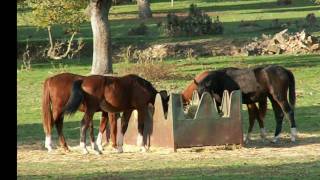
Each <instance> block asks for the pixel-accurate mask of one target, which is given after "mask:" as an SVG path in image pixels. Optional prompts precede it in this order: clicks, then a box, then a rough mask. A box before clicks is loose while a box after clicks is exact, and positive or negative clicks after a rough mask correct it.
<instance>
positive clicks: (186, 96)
mask: <svg viewBox="0 0 320 180" xmlns="http://www.w3.org/2000/svg"><path fill="white" fill-rule="evenodd" d="M196 89H197V86H196V85H195V84H194V83H193V82H192V83H191V84H190V85H189V86H188V87H187V88H186V89H185V90H184V91H183V92H182V102H183V104H188V103H189V102H190V101H191V99H192V94H193V91H194V90H196Z"/></svg>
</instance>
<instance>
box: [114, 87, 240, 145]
mask: <svg viewBox="0 0 320 180" xmlns="http://www.w3.org/2000/svg"><path fill="white" fill-rule="evenodd" d="M161 101H162V100H161V97H160V95H159V94H157V96H156V100H155V108H154V113H153V116H152V118H148V119H147V120H146V121H145V127H144V142H145V144H146V145H147V146H149V147H150V146H151V147H152V146H155V147H166V148H172V149H173V150H174V151H176V149H177V148H186V147H195V146H211V145H224V144H243V133H242V122H241V118H242V116H241V107H242V103H241V92H240V91H233V92H232V93H231V94H230V95H229V94H228V92H227V91H225V92H224V94H223V98H222V104H221V113H220V114H219V113H218V109H217V106H216V102H215V100H214V99H212V98H211V96H210V94H209V93H204V94H203V95H202V97H201V99H199V97H198V94H197V93H195V92H194V93H193V98H192V103H191V104H198V106H197V110H196V113H195V115H194V117H193V118H188V117H186V115H185V113H184V109H183V104H182V97H181V94H175V93H171V94H170V100H169V108H168V113H167V114H166V115H165V114H164V110H163V107H162V102H161ZM117 124H118V132H120V129H119V128H120V126H121V121H120V119H118V123H117ZM137 127H138V123H137V119H135V118H134V116H133V115H132V116H131V118H130V120H129V125H128V129H127V132H126V134H125V136H124V143H125V144H131V145H135V144H136V142H137V135H138V130H137Z"/></svg>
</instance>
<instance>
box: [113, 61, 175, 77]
mask: <svg viewBox="0 0 320 180" xmlns="http://www.w3.org/2000/svg"><path fill="white" fill-rule="evenodd" d="M174 70H175V69H174V67H172V65H168V64H163V63H142V64H132V65H130V66H129V67H127V68H121V70H120V72H119V74H122V75H124V74H137V75H139V76H141V77H143V78H146V79H148V80H151V81H161V80H165V79H170V78H173V77H174Z"/></svg>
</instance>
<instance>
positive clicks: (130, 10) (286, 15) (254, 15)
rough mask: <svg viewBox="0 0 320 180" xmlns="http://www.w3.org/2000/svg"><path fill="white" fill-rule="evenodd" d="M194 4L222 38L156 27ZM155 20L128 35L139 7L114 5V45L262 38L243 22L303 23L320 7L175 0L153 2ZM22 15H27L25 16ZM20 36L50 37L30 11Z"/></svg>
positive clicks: (267, 0)
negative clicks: (171, 33) (218, 25)
mask: <svg viewBox="0 0 320 180" xmlns="http://www.w3.org/2000/svg"><path fill="white" fill-rule="evenodd" d="M191 3H195V4H196V5H197V6H198V7H200V8H201V9H203V10H204V11H205V12H207V13H208V14H209V15H210V16H211V17H212V18H215V17H216V16H219V18H220V21H222V22H223V25H224V27H225V33H224V34H223V35H219V36H217V35H211V36H198V37H178V38H171V37H166V36H165V35H164V33H163V32H162V31H161V28H158V27H157V23H158V22H160V21H164V20H165V19H164V18H165V17H166V14H167V13H168V12H178V14H179V15H186V14H187V12H188V8H189V5H190V4H191ZM151 8H152V10H153V16H154V18H153V19H151V20H147V21H145V24H146V25H147V26H148V27H149V30H150V33H149V35H147V36H128V35H127V33H128V30H129V29H130V28H132V27H135V26H137V25H138V24H139V23H141V22H142V21H140V20H138V19H137V5H121V6H114V7H112V8H111V11H110V20H111V24H110V27H111V34H112V40H113V42H114V43H125V44H128V43H129V44H136V43H160V42H175V41H181V40H190V39H212V38H217V39H223V38H253V37H256V36H258V37H260V36H261V33H262V32H255V31H254V32H250V31H245V30H241V29H239V27H238V25H239V23H240V22H241V21H242V20H244V21H256V23H257V24H258V25H261V26H262V27H265V28H267V27H270V26H271V23H272V21H273V20H275V19H279V21H280V22H281V23H285V22H288V21H290V22H291V23H294V21H299V23H303V22H304V21H305V17H306V15H307V14H308V13H315V15H316V17H320V7H319V6H316V5H314V4H312V3H311V2H310V1H308V0H305V1H304V0H293V4H292V5H288V6H277V5H276V3H275V0H250V1H248V0H239V1H215V0H212V1H201V0H199V1H195V0H181V1H175V3H174V7H171V4H170V2H169V1H168V2H163V1H161V2H153V3H152V5H151ZM23 14H26V15H24V16H23ZM17 16H18V18H17V23H18V29H17V35H18V41H19V42H20V41H25V40H26V39H27V38H28V37H30V36H32V37H31V38H29V40H30V41H47V39H48V35H47V30H46V29H37V28H36V27H34V26H33V24H32V21H31V20H30V18H31V16H30V12H29V11H27V12H25V13H22V12H20V13H19V11H18V13H17ZM289 30H290V31H291V32H295V31H297V30H299V28H297V27H296V26H295V25H292V26H290V27H289ZM278 31H279V30H270V31H265V32H263V33H270V34H273V33H275V32H278ZM308 31H309V32H311V33H313V34H314V35H317V36H319V35H320V30H319V28H309V29H308ZM80 33H81V34H80V35H79V36H78V37H81V38H83V39H84V40H87V41H89V42H90V41H91V40H92V30H91V26H90V23H84V24H83V25H82V26H81V30H80ZM53 36H54V37H55V38H64V37H65V35H64V33H63V28H62V27H61V26H56V27H54V28H53ZM78 37H77V38H78Z"/></svg>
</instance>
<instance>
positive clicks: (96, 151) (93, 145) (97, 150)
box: [89, 120, 102, 155]
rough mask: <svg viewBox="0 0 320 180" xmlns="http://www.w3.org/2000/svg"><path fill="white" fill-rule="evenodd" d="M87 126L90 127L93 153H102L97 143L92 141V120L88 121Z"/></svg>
mask: <svg viewBox="0 0 320 180" xmlns="http://www.w3.org/2000/svg"><path fill="white" fill-rule="evenodd" d="M89 128H90V143H91V149H92V150H94V152H95V154H97V155H99V154H102V152H101V151H100V150H99V148H98V146H97V144H96V143H95V141H94V129H93V120H91V121H89Z"/></svg>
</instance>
